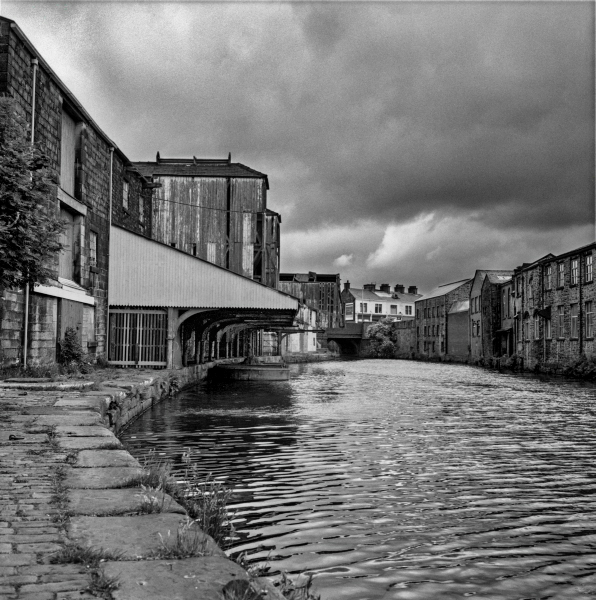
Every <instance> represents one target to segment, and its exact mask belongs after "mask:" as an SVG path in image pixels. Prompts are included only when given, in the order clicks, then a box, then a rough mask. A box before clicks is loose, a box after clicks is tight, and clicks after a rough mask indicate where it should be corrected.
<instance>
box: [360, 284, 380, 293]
mask: <svg viewBox="0 0 596 600" xmlns="http://www.w3.org/2000/svg"><path fill="white" fill-rule="evenodd" d="M376 285H377V284H376V283H365V284H364V285H363V286H362V287H363V288H364V289H365V290H367V291H369V292H374V291H375V288H376Z"/></svg>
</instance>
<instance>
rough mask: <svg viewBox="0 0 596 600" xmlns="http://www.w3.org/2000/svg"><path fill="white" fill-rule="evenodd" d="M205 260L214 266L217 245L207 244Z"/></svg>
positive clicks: (214, 243) (213, 243)
mask: <svg viewBox="0 0 596 600" xmlns="http://www.w3.org/2000/svg"><path fill="white" fill-rule="evenodd" d="M207 260H208V261H209V262H210V263H213V264H216V261H217V243H216V242H207Z"/></svg>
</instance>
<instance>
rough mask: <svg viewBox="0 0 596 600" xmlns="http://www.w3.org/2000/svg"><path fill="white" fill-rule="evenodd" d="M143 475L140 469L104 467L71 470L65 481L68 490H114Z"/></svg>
mask: <svg viewBox="0 0 596 600" xmlns="http://www.w3.org/2000/svg"><path fill="white" fill-rule="evenodd" d="M141 473H143V469H141V468H139V467H103V468H101V469H72V468H71V469H70V470H69V471H68V474H67V475H66V479H65V480H64V484H65V485H66V487H68V488H79V489H113V488H121V487H123V485H124V484H125V483H127V482H128V481H130V480H131V479H133V478H136V477H138V476H139V475H140V474H141Z"/></svg>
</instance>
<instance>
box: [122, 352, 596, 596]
mask: <svg viewBox="0 0 596 600" xmlns="http://www.w3.org/2000/svg"><path fill="white" fill-rule="evenodd" d="M293 368H294V371H295V373H294V375H295V376H294V378H293V379H292V380H291V381H289V382H283V383H278V384H276V383H273V384H272V383H270V384H251V385H247V384H238V383H229V384H212V383H206V384H203V385H201V386H200V387H199V388H198V389H197V391H193V392H186V393H184V394H182V395H180V397H178V398H177V399H175V400H173V401H169V402H166V403H163V404H160V405H158V406H156V407H154V409H153V410H152V411H151V412H149V413H146V414H145V415H143V416H142V417H141V419H139V420H138V421H137V422H136V423H134V424H133V425H132V426H131V428H130V429H128V430H127V432H126V433H125V435H124V436H123V439H124V440H125V441H126V443H127V445H128V446H129V448H130V449H131V452H133V454H135V455H136V456H138V457H142V456H144V455H146V454H147V453H148V452H149V451H150V450H151V449H154V450H156V451H157V452H159V453H160V454H161V455H162V456H166V457H168V458H169V459H170V460H172V461H173V463H174V467H175V468H177V469H181V468H182V466H183V463H182V460H181V453H182V451H183V449H184V448H185V447H191V448H193V450H194V451H195V454H194V460H195V462H196V464H197V465H198V468H199V469H201V470H202V471H203V472H204V473H205V474H207V473H212V474H213V475H214V476H216V477H221V478H222V480H223V481H225V482H226V484H227V485H229V486H230V487H231V488H232V489H233V490H234V503H233V505H232V506H231V509H232V511H233V512H234V520H235V524H236V527H237V529H238V534H239V538H238V540H237V543H236V546H235V548H234V549H233V551H232V552H233V553H239V552H246V553H247V554H248V556H249V557H250V558H251V560H253V561H255V562H263V561H267V562H268V563H269V565H270V567H271V572H273V573H275V572H277V571H280V570H284V571H287V572H289V573H290V574H292V573H299V572H304V571H308V572H311V573H313V574H314V576H315V578H314V589H315V591H316V592H317V593H319V594H321V596H322V598H323V599H324V600H377V599H383V600H393V599H395V600H405V599H414V600H425V599H429V600H430V599H433V600H436V599H438V598H440V599H442V600H443V599H449V598H457V599H458V600H459V599H462V598H465V597H473V598H476V599H478V598H486V599H488V598H490V599H491V600H501V599H502V600H520V599H523V598H532V599H534V598H544V599H546V598H556V599H566V598H570V599H571V598H573V599H574V600H581V599H582V598H594V597H595V596H596V575H594V573H595V571H596V460H595V458H596V441H595V440H594V435H593V432H594V430H595V429H596V408H595V406H596V404H595V403H594V397H595V388H594V386H592V385H587V384H581V383H573V382H568V381H556V380H548V379H539V378H535V377H521V376H513V375H507V374H501V373H495V372H489V371H484V370H480V369H475V368H472V367H466V366H461V365H443V364H424V363H414V362H410V361H352V362H341V363H340V362H337V363H327V364H324V365H323V366H321V365H317V367H316V369H315V370H314V371H313V368H312V367H310V366H308V365H307V366H302V365H301V366H299V367H293Z"/></svg>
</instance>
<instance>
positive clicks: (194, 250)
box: [192, 244, 197, 256]
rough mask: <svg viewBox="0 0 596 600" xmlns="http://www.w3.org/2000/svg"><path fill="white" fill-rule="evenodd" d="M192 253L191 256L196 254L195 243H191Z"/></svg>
mask: <svg viewBox="0 0 596 600" xmlns="http://www.w3.org/2000/svg"><path fill="white" fill-rule="evenodd" d="M192 255H193V256H196V255H197V245H196V244H193V245H192Z"/></svg>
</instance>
